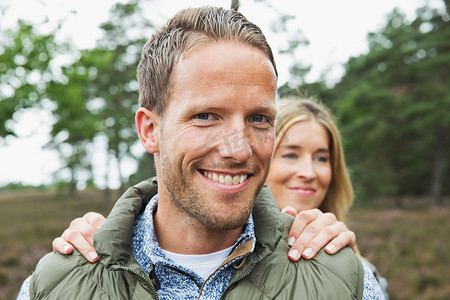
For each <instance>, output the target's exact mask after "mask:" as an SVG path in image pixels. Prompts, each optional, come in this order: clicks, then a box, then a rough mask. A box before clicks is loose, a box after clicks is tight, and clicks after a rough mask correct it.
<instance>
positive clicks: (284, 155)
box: [281, 153, 297, 159]
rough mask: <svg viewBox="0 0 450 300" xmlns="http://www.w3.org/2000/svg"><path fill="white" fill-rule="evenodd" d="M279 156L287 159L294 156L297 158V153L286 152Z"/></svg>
mask: <svg viewBox="0 0 450 300" xmlns="http://www.w3.org/2000/svg"><path fill="white" fill-rule="evenodd" d="M281 157H283V158H287V159H295V158H297V155H295V154H294V153H287V154H283V155H282V156H281Z"/></svg>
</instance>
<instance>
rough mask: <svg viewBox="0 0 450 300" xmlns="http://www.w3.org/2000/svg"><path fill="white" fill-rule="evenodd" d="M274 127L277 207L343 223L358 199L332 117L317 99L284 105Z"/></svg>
mask: <svg viewBox="0 0 450 300" xmlns="http://www.w3.org/2000/svg"><path fill="white" fill-rule="evenodd" d="M276 124H277V125H276V126H277V130H276V139H275V148H274V156H273V159H272V164H271V166H270V172H269V175H268V177H267V179H266V183H267V184H268V185H269V187H270V189H271V190H272V193H273V195H274V196H275V199H276V201H277V204H278V207H279V208H280V209H281V210H286V207H290V209H291V210H294V212H301V211H305V210H309V209H313V208H318V209H319V210H320V211H322V212H328V213H332V214H334V215H335V216H336V218H337V219H338V220H339V221H341V222H344V221H345V216H346V214H347V212H348V210H349V208H350V206H351V205H352V203H353V197H354V194H353V187H352V184H351V181H350V178H349V176H348V171H347V167H346V164H345V160H344V153H343V149H342V143H341V138H340V135H339V131H338V129H337V127H336V124H335V122H334V119H333V116H332V114H331V112H330V111H329V110H328V109H327V108H326V107H325V106H324V105H322V104H320V103H319V102H317V101H313V100H308V99H303V100H280V101H278V104H277V123H276ZM330 247H333V245H332V244H330V245H328V246H327V248H328V250H332V249H329V248H330ZM353 249H354V250H355V252H356V253H357V255H358V256H359V257H360V258H361V260H362V262H363V264H365V265H366V266H368V267H369V268H370V269H371V270H372V271H373V272H374V275H375V277H376V278H377V279H378V282H379V283H380V286H381V287H382V289H383V292H384V294H385V297H386V298H388V295H387V294H386V287H387V282H386V280H385V279H384V278H382V277H381V276H379V274H378V271H377V270H376V268H375V266H373V265H372V264H370V263H368V262H367V261H366V260H365V259H363V258H362V257H361V255H360V254H359V251H358V248H357V246H356V245H354V247H353ZM305 251H308V249H307V250H305Z"/></svg>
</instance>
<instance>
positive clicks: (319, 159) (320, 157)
mask: <svg viewBox="0 0 450 300" xmlns="http://www.w3.org/2000/svg"><path fill="white" fill-rule="evenodd" d="M316 160H317V161H318V162H322V163H326V162H328V157H325V156H319V157H316Z"/></svg>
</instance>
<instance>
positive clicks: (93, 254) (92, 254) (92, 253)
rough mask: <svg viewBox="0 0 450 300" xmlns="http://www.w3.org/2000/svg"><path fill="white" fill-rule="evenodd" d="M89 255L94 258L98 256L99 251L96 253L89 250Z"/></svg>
mask: <svg viewBox="0 0 450 300" xmlns="http://www.w3.org/2000/svg"><path fill="white" fill-rule="evenodd" d="M88 255H89V257H90V258H91V259H92V260H94V259H96V258H97V253H95V252H94V251H89V253H88Z"/></svg>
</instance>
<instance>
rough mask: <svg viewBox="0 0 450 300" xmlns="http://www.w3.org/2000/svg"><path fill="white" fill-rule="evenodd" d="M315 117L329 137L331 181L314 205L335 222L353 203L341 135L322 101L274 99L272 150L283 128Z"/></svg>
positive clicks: (275, 149) (282, 134) (341, 217)
mask: <svg viewBox="0 0 450 300" xmlns="http://www.w3.org/2000/svg"><path fill="white" fill-rule="evenodd" d="M311 119H313V120H316V121H317V122H319V123H320V124H322V125H323V127H325V129H326V131H327V133H328V137H329V147H330V164H331V172H332V173H331V174H332V176H331V182H330V185H329V187H328V191H327V193H326V195H325V199H324V200H323V201H322V204H321V205H320V206H319V207H318V208H319V209H320V210H321V211H322V212H331V213H333V214H335V215H336V217H337V219H338V220H339V221H342V222H344V221H345V215H346V213H347V211H348V209H349V208H350V206H351V205H352V203H353V187H352V184H351V181H350V177H349V175H348V172H347V166H346V164H345V159H344V152H343V149H342V142H341V137H340V134H339V130H338V128H337V126H336V123H335V120H334V117H333V115H332V113H331V111H330V110H329V109H328V108H327V107H326V106H325V105H323V104H322V103H320V102H319V101H317V100H312V99H281V100H278V101H277V117H276V139H275V148H274V151H277V148H278V146H279V144H280V142H281V140H282V139H283V137H284V135H285V133H286V131H287V130H288V129H289V128H290V127H291V126H292V125H293V124H295V123H298V122H301V121H305V120H311Z"/></svg>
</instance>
